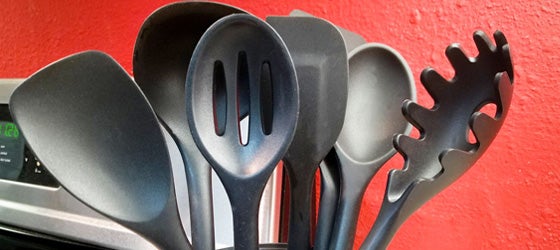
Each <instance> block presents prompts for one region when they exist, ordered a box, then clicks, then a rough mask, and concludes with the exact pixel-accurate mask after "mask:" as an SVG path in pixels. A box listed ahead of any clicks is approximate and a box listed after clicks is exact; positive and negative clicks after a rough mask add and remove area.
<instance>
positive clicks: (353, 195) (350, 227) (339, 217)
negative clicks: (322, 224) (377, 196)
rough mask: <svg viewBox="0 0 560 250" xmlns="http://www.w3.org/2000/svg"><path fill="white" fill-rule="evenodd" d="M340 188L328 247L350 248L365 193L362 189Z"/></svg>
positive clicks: (337, 248)
mask: <svg viewBox="0 0 560 250" xmlns="http://www.w3.org/2000/svg"><path fill="white" fill-rule="evenodd" d="M342 188H343V191H342V192H341V193H342V195H341V197H340V201H339V204H338V208H337V210H336V216H335V217H336V222H335V224H334V228H333V232H332V238H331V241H330V245H329V249H336V250H339V249H352V246H353V244H354V236H355V234H356V227H357V222H358V216H359V215H360V205H361V202H362V198H363V196H364V193H365V190H362V189H353V190H351V191H344V189H345V187H342Z"/></svg>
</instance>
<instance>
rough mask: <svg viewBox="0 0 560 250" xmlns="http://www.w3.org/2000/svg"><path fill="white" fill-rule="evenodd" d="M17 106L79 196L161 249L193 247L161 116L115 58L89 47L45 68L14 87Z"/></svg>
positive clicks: (37, 148) (28, 132)
mask: <svg viewBox="0 0 560 250" xmlns="http://www.w3.org/2000/svg"><path fill="white" fill-rule="evenodd" d="M10 110H11V112H12V114H13V116H14V120H15V122H16V123H17V124H18V125H19V126H20V128H21V132H22V134H23V135H24V137H25V139H26V140H27V142H28V143H29V146H30V147H31V149H32V150H33V151H34V152H35V153H36V155H37V156H38V158H40V159H41V160H42V161H43V162H44V163H45V166H46V167H47V168H48V170H49V171H50V172H51V173H52V174H53V176H54V177H55V178H56V179H57V180H58V181H59V182H60V184H61V185H62V186H63V187H64V188H66V189H67V190H68V191H69V192H70V193H71V194H72V195H74V196H75V197H76V198H77V199H79V200H81V201H82V202H84V203H85V204H86V205H88V206H90V207H92V208H93V209H95V210H97V211H98V212H100V213H102V214H104V215H106V216H108V217H109V218H111V219H113V220H115V221H116V222H118V223H120V224H121V225H123V226H125V227H127V228H129V229H131V230H132V231H135V232H137V233H138V234H140V235H142V236H143V237H144V238H146V239H148V240H149V241H151V242H152V243H153V244H155V245H156V246H157V247H159V248H161V249H191V247H190V243H189V242H188V239H187V237H186V236H185V233H184V231H183V228H182V226H181V221H180V219H179V213H178V209H177V204H176V199H175V188H174V184H173V179H172V172H171V166H170V164H171V163H170V159H169V153H168V151H167V145H166V143H165V140H164V137H163V134H162V131H161V129H160V125H159V123H158V120H157V118H156V116H155V114H154V112H153V110H152V108H151V107H150V105H149V104H148V101H147V100H146V98H145V97H144V95H143V94H142V92H141V91H140V89H139V88H138V86H137V85H136V84H135V83H134V82H133V81H132V79H130V77H129V76H128V75H127V73H126V72H125V71H124V69H122V68H121V67H120V66H119V65H118V64H117V63H116V62H115V61H114V60H113V59H112V58H110V57H109V56H108V55H106V54H104V53H101V52H97V51H89V52H84V53H80V54H76V55H73V56H70V57H66V58H64V59H61V60H60V61H57V62H55V63H53V64H51V65H49V66H47V67H45V68H43V69H41V70H40V71H38V72H37V73H35V74H34V75H32V76H31V77H30V78H29V79H27V80H26V81H24V82H23V83H22V84H21V85H20V86H19V87H18V88H17V89H16V90H15V91H14V93H13V94H12V96H11V99H10Z"/></svg>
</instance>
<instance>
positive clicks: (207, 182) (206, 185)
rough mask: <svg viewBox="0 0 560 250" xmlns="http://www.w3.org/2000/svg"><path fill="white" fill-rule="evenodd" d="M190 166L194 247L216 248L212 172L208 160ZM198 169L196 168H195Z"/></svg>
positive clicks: (190, 198) (189, 180)
mask: <svg viewBox="0 0 560 250" xmlns="http://www.w3.org/2000/svg"><path fill="white" fill-rule="evenodd" d="M199 164H200V165H198V166H197V167H194V168H193V167H190V168H191V170H190V171H189V170H187V172H191V173H190V174H187V187H188V188H189V209H190V220H191V235H192V237H191V239H192V244H193V248H194V249H215V246H214V244H215V243H214V212H213V205H212V172H211V167H210V164H208V162H206V160H204V161H200V162H199ZM195 169H196V170H195Z"/></svg>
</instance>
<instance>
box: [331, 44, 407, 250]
mask: <svg viewBox="0 0 560 250" xmlns="http://www.w3.org/2000/svg"><path fill="white" fill-rule="evenodd" d="M348 63H349V69H350V71H349V80H348V106H347V110H346V117H345V120H344V126H343V128H342V132H341V133H340V136H339V138H338V140H337V141H336V144H335V149H336V153H337V156H338V158H339V160H340V167H341V169H340V178H341V180H340V184H341V189H340V198H339V204H338V207H337V210H336V215H335V224H334V227H333V231H332V238H331V241H330V246H329V249H337V250H338V249H351V248H352V245H353V243H354V234H355V232H356V226H357V220H358V215H359V212H360V205H361V202H362V198H363V195H364V192H365V190H366V188H367V185H368V184H369V182H370V181H371V178H372V177H373V176H374V175H375V173H377V171H378V170H379V168H381V166H382V165H383V164H384V163H385V162H386V161H387V160H389V159H390V158H391V157H392V156H393V155H394V154H395V153H396V150H395V149H394V148H393V145H392V138H393V135H394V134H396V133H405V134H406V133H407V132H408V131H410V130H411V125H410V124H409V123H408V122H407V121H406V119H404V117H402V115H401V109H400V107H401V104H402V102H403V101H404V100H405V99H408V98H412V99H414V98H415V86H414V82H413V80H412V73H411V72H410V69H409V67H408V65H407V63H406V61H405V60H404V59H403V58H402V56H401V55H400V54H399V53H398V52H397V51H395V50H394V49H392V48H390V47H388V46H386V45H383V44H376V43H368V44H364V45H361V46H359V47H357V48H356V49H354V50H353V51H352V52H351V53H350V55H349V59H348Z"/></svg>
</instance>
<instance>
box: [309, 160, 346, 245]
mask: <svg viewBox="0 0 560 250" xmlns="http://www.w3.org/2000/svg"><path fill="white" fill-rule="evenodd" d="M339 165H340V163H339V162H338V158H337V156H336V151H335V150H334V149H332V150H331V152H329V154H328V155H327V157H325V159H324V160H323V162H321V165H320V167H319V168H320V170H321V200H320V203H319V215H318V219H317V229H316V231H315V244H314V247H315V249H327V248H328V245H329V241H330V239H331V233H332V228H333V225H334V217H335V213H336V207H337V205H338V194H339V192H340V171H339V167H340V166H339Z"/></svg>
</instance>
